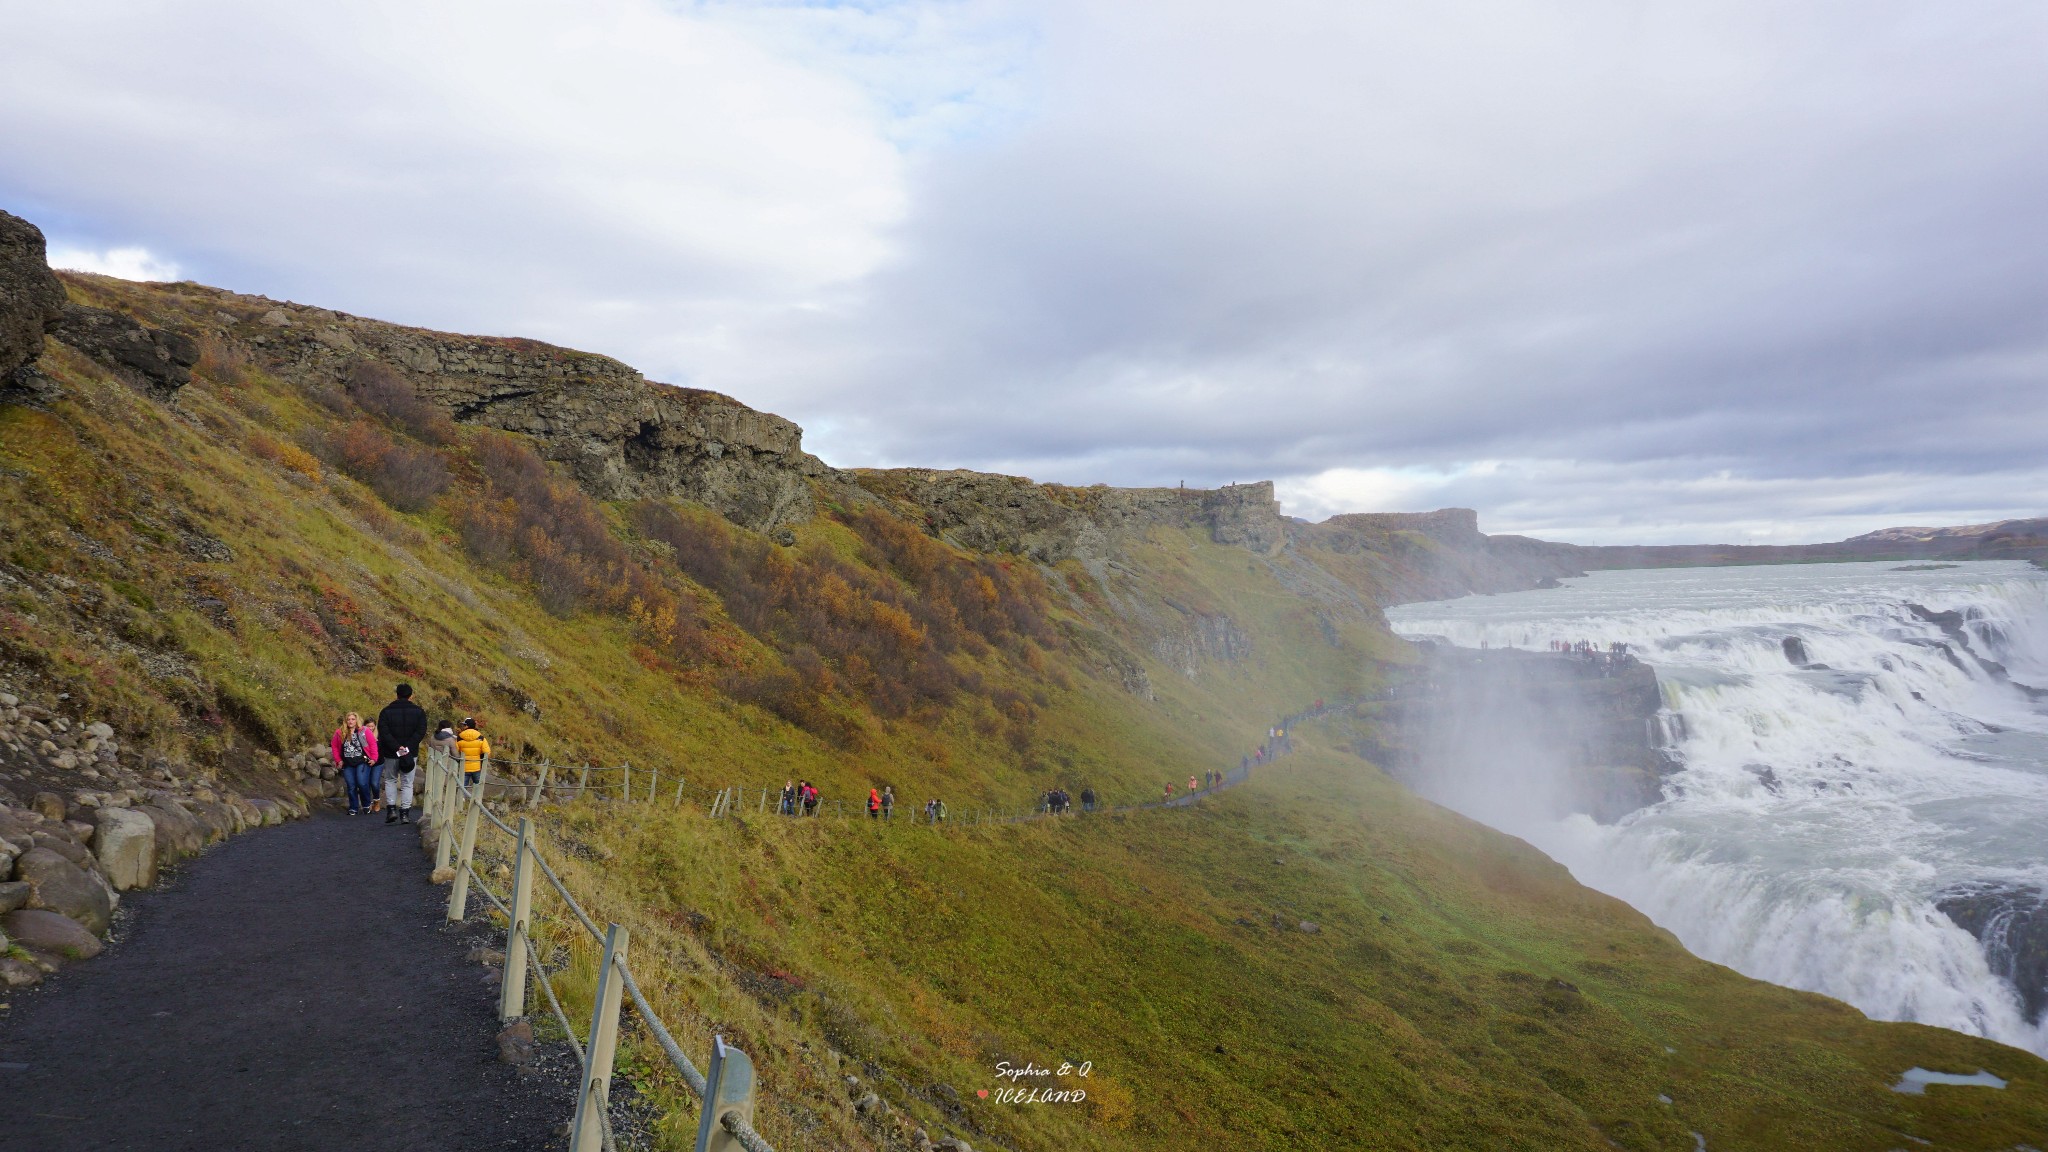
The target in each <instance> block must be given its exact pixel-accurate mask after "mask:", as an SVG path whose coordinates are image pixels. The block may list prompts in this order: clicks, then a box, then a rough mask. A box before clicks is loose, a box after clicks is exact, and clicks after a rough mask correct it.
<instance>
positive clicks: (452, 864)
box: [421, 700, 1350, 1152]
mask: <svg viewBox="0 0 2048 1152" xmlns="http://www.w3.org/2000/svg"><path fill="white" fill-rule="evenodd" d="M1349 706H1350V705H1349V704H1348V703H1344V704H1336V705H1330V704H1326V703H1324V702H1323V701H1320V700H1318V701H1317V702H1316V703H1315V706H1314V707H1312V708H1309V709H1305V710H1303V711H1301V712H1297V713H1294V714H1292V715H1289V716H1285V717H1282V718H1281V719H1280V720H1279V721H1278V722H1277V723H1276V724H1275V725H1274V726H1273V727H1272V728H1270V729H1268V731H1267V734H1266V739H1265V740H1264V741H1263V742H1262V743H1260V744H1259V746H1258V747H1257V748H1255V749H1254V750H1253V751H1252V752H1250V753H1248V754H1247V755H1245V756H1244V757H1243V758H1242V759H1241V760H1240V761H1239V763H1238V766H1237V767H1236V768H1233V769H1230V770H1228V771H1224V772H1217V773H1211V774H1209V775H1208V776H1206V777H1194V778H1190V780H1189V781H1188V787H1187V788H1185V789H1181V788H1179V787H1178V786H1177V785H1175V784H1173V783H1169V784H1168V785H1167V786H1166V787H1165V789H1164V790H1163V795H1162V796H1161V797H1160V798H1159V799H1156V800H1134V801H1130V802H1127V803H1121V804H1103V803H1100V802H1095V803H1090V802H1088V801H1086V800H1084V801H1083V803H1082V806H1081V810H1080V811H1079V812H1075V811H1073V810H1072V809H1071V808H1070V807H1068V806H1066V805H1064V804H1062V803H1060V802H1059V798H1058V797H1057V796H1056V795H1054V794H1051V793H1048V794H1047V795H1046V796H1044V797H1041V800H1040V803H1039V804H1038V805H1037V806H1036V807H1035V808H1031V809H1004V808H1001V807H998V806H978V807H974V808H970V809H968V810H966V811H965V812H962V813H958V814H952V813H948V812H946V811H945V810H944V809H943V808H940V809H938V810H937V811H932V810H929V809H919V810H917V811H916V812H915V813H914V814H913V815H912V816H911V817H910V818H909V819H906V820H904V821H902V822H903V823H919V824H928V825H935V826H944V827H954V828H962V827H966V828H971V827H978V826H985V825H1004V824H1019V823H1024V822H1027V821H1034V820H1045V819H1060V818H1070V817H1073V816H1082V817H1085V816H1089V815H1096V814H1103V815H1113V814H1117V813H1128V812H1139V811H1144V810H1147V809H1154V808H1179V807H1186V806H1188V805H1192V804H1196V803H1199V802H1200V801H1201V800H1203V799H1204V798H1206V797H1208V796H1210V795H1213V794H1214V793H1217V792H1220V791H1222V790H1224V789H1228V788H1233V787H1236V786H1237V785H1239V784H1242V783H1244V782H1245V781H1246V780H1249V779H1250V778H1251V776H1252V774H1253V772H1254V771H1255V770H1256V769H1258V768H1259V767H1261V766H1263V765H1266V764H1270V763H1271V762H1273V761H1274V760H1277V759H1279V758H1280V757H1282V756H1285V755H1287V754H1288V753H1290V752H1292V751H1293V750H1294V744H1293V739H1292V730H1293V729H1294V727H1295V726H1296V725H1298V724H1300V723H1302V722H1304V721H1308V720H1312V719H1316V718H1318V717H1321V716H1325V715H1328V714H1330V713H1331V712H1334V711H1337V710H1339V709H1342V708H1346V707H1349ZM425 767H426V771H425V773H424V776H425V789H424V795H423V797H422V806H421V818H422V819H423V820H424V821H425V824H426V835H427V838H428V839H430V840H431V841H432V843H433V845H434V866H435V873H434V875H435V879H436V880H437V881H439V880H445V881H447V882H448V883H449V896H448V919H449V920H450V921H461V920H463V919H464V918H465V917H466V915H467V910H468V898H469V891H470V889H471V888H472V887H474V888H475V889H476V891H478V892H480V893H481V894H482V895H483V897H484V899H485V900H487V901H488V902H489V903H490V904H491V906H492V907H493V908H495V909H497V910H498V912H499V913H500V914H501V915H502V916H503V917H504V918H505V924H506V928H505V966H504V972H503V975H502V979H501V985H500V1000H499V1016H500V1018H501V1020H503V1021H505V1022H508V1023H509V1022H511V1021H513V1020H516V1019H519V1018H521V1017H523V1016H524V1015H525V1014H526V1001H527V999H528V997H527V992H526V981H527V978H528V976H529V975H531V976H532V977H533V978H534V980H535V982H536V983H538V984H539V985H540V991H541V996H542V999H544V1000H545V1001H546V1003H547V1006H548V1011H549V1013H550V1014H551V1015H552V1018H553V1019H554V1021H555V1023H556V1025H557V1026H558V1027H559V1028H560V1029H561V1031H562V1034H563V1036H564V1037H566V1039H567V1041H568V1045H569V1048H570V1051H571V1052H573V1053H574V1054H575V1057H576V1062H577V1065H578V1067H579V1068H580V1070H581V1084H580V1087H579V1089H578V1093H577V1100H576V1113H575V1116H574V1117H573V1118H572V1121H571V1126H570V1143H569V1148H570V1152H596V1150H598V1149H602V1150H603V1152H615V1147H616V1143H615V1138H614V1136H613V1134H612V1130H611V1121H610V1108H609V1105H610V1084H611V1077H612V1064H613V1058H614V1056H615V1055H616V1051H617V1044H618V1025H619V1017H620V1014H621V1010H622V1008H623V1004H624V1001H626V1000H629V999H630V1000H631V1002H632V1005H633V1010H634V1012H635V1013H636V1014H637V1015H638V1016H639V1019H640V1021H641V1024H642V1025H643V1026H644V1027H645V1028H646V1030H647V1033H648V1035H650V1036H651V1037H652V1038H653V1039H654V1041H655V1043H656V1044H657V1045H658V1046H659V1047H660V1048H661V1050H662V1052H663V1054H664V1055H665V1056H667V1058H668V1061H669V1063H670V1064H671V1065H673V1066H674V1068H675V1070H676V1072H677V1074H678V1075H680V1076H681V1078H682V1080H683V1083H684V1084H686V1085H688V1087H689V1089H690V1091H691V1092H692V1093H693V1094H694V1095H695V1096H696V1097H697V1098H698V1100H699V1101H700V1102H702V1104H701V1106H700V1109H699V1124H698V1136H697V1143H696V1152H731V1150H732V1149H744V1150H745V1152H775V1150H774V1148H773V1147H772V1146H771V1145H770V1144H769V1143H768V1142H767V1140H766V1139H765V1138H764V1137H762V1135H761V1134H760V1133H759V1132H757V1131H756V1130H755V1129H754V1127H753V1113H754V1104H755V1077H754V1073H753V1064H752V1061H751V1060H750V1059H749V1058H748V1057H747V1056H746V1054H745V1053H743V1052H741V1051H739V1050H738V1049H735V1048H732V1047H730V1046H728V1045H727V1044H726V1043H725V1041H724V1038H723V1037H721V1036H715V1035H714V1036H713V1038H712V1061H711V1068H710V1070H709V1071H708V1072H706V1071H702V1070H699V1069H698V1067H697V1066H696V1064H695V1063H694V1062H692V1061H691V1060H690V1058H689V1056H688V1055H686V1054H685V1053H684V1052H683V1049H682V1046H681V1045H680V1044H678V1043H677V1042H676V1039H675V1037H674V1036H673V1035H672V1034H671V1033H670V1032H669V1029H668V1027H667V1025H666V1024H664V1023H663V1022H662V1019H661V1017H660V1014H659V1013H657V1012H656V1011H655V1009H654V1007H653V1006H652V1005H651V1004H649V1003H648V1001H647V997H646V995H645V994H644V993H643V992H642V990H641V988H640V985H639V982H638V981H636V980H635V979H634V978H633V972H632V968H631V967H630V966H629V965H628V963H627V950H628V945H629V942H630V935H629V933H628V931H627V930H626V928H624V927H623V926H621V925H618V924H608V925H606V926H605V927H603V928H600V927H599V926H598V923H597V921H595V920H594V919H592V918H591V916H590V914H589V913H588V912H587V911H585V910H584V908H583V906H582V904H581V903H579V902H578V901H577V900H576V897H575V896H574V895H573V894H572V893H571V892H570V891H569V887H568V885H567V884H565V883H563V882H562V878H561V876H560V875H559V874H557V873H556V871H555V869H554V868H553V866H551V865H550V864H549V863H548V861H547V859H546V857H545V856H544V855H542V853H541V850H540V843H539V840H538V838H537V836H536V834H535V829H534V824H533V819H532V817H531V816H518V817H517V820H518V823H517V825H516V826H515V825H512V824H508V823H506V821H505V820H504V819H501V818H500V817H499V816H498V814H497V813H496V812H493V811H492V810H491V802H494V801H495V802H498V803H499V805H500V807H502V808H503V809H504V810H505V811H506V813H507V814H508V815H510V814H512V813H514V812H516V811H518V810H520V809H522V808H524V809H527V810H532V809H534V808H537V807H538V806H539V805H541V804H543V803H563V802H574V801H578V800H583V799H594V800H609V801H622V802H639V803H650V804H652V803H663V802H666V803H670V804H673V805H674V806H675V807H678V808H680V807H682V806H683V805H685V804H686V803H688V804H691V805H693V806H701V807H703V808H704V810H705V811H706V813H707V814H708V815H710V816H712V817H714V818H719V817H726V816H732V815H738V814H740V813H742V812H746V811H751V812H753V813H754V814H757V815H760V814H767V813H769V812H770V811H771V805H772V811H774V812H775V813H776V814H779V815H783V816H787V817H788V818H791V819H804V818H816V817H819V816H829V817H834V818H839V819H844V818H847V816H848V813H847V811H846V806H845V804H844V802H842V801H837V800H833V801H826V800H823V799H822V798H819V799H817V800H815V801H814V802H813V803H811V804H809V805H806V804H804V803H802V802H801V800H799V801H798V803H797V804H795V805H794V806H792V805H789V804H788V803H786V796H785V790H784V789H782V788H771V787H748V786H743V785H726V786H723V787H704V786H697V785H691V784H689V783H688V782H687V780H686V779H685V778H684V777H683V776H682V775H681V774H680V773H674V772H671V773H669V774H668V780H670V781H673V785H672V786H671V785H670V784H668V783H667V782H666V781H664V780H663V773H662V772H661V770H660V769H659V768H651V767H650V768H642V769H638V770H636V769H634V768H633V767H632V766H631V765H629V764H619V765H615V766H610V767H604V766H598V765H557V764H555V763H553V762H551V761H548V760H541V761H537V762H536V761H520V760H510V759H497V758H489V759H479V760H477V761H470V762H466V763H465V762H463V761H461V760H460V759H458V758H457V757H456V756H455V755H453V754H451V753H449V752H447V751H446V750H445V749H441V748H431V747H430V748H429V749H427V756H426V765H425ZM518 770H524V775H525V778H521V775H520V774H519V771H518ZM636 777H637V779H636ZM1084 795H1086V793H1084ZM874 815H875V816H877V817H879V816H880V815H881V814H880V813H875V814H874ZM891 822H892V823H894V822H896V821H893V820H892V821H891ZM485 830H488V831H489V832H491V833H493V834H495V835H497V836H500V837H503V838H504V839H505V840H507V841H509V843H510V848H511V872H512V888H511V891H509V892H507V893H506V894H504V895H502V896H501V895H500V894H499V893H498V892H496V891H495V890H493V889H492V888H491V886H490V884H489V882H488V881H487V880H486V879H485V877H484V875H483V874H482V873H480V872H478V871H477V869H476V859H477V839H478V836H479V834H480V833H482V832H484V831H485ZM536 880H545V881H546V884H547V888H549V889H552V890H553V892H554V894H555V897H556V900H557V902H558V903H559V906H560V909H561V913H562V915H558V916H557V917H556V918H555V919H556V920H557V921H559V922H561V923H564V924H565V925H566V926H567V927H568V930H569V931H570V932H571V933H572V934H573V933H575V932H578V931H580V932H582V933H584V934H585V935H586V936H587V937H588V938H589V940H590V941H591V942H592V943H593V944H595V945H597V946H598V947H600V948H602V950H603V959H602V960H601V962H600V965H599V969H598V976H597V985H596V991H595V993H594V994H593V996H592V1012H591V1019H590V1021H589V1024H588V1026H587V1027H586V1028H585V1029H584V1032H583V1035H582V1036H581V1037H579V1036H578V1035H577V1031H576V1028H575V1025H574V1024H573V1023H572V1021H571V1019H570V1017H569V1013H568V1011H567V1010H566V1009H564V1008H563V1006H562V999H561V996H560V994H559V993H558V992H557V991H556V989H555V986H554V980H553V979H552V975H553V974H551V973H550V970H549V967H548V963H547V961H548V960H549V959H551V958H554V957H558V956H560V955H561V950H560V949H553V948H550V949H548V950H546V951H543V950H542V949H541V948H540V947H538V946H537V945H536V943H535V940H534V933H535V928H536V924H537V921H536V913H535V911H534V905H533V894H534V891H535V887H536ZM558 972H559V969H558V970H557V973H558Z"/></svg>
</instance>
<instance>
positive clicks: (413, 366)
mask: <svg viewBox="0 0 2048 1152" xmlns="http://www.w3.org/2000/svg"><path fill="white" fill-rule="evenodd" d="M179 290H180V291H181V292H182V293H183V294H184V295H185V296H187V297H188V298H190V299H191V300H192V301H193V302H194V303H198V302H200V298H201V297H202V296H203V297H204V303H205V304H208V305H211V307H209V308H207V309H206V311H205V312H203V313H200V312H198V309H197V308H194V309H193V310H192V312H194V313H198V315H197V316H196V318H195V319H196V330H197V331H198V332H200V333H202V334H207V335H211V336H214V337H216V338H218V339H222V340H227V341H233V342H237V343H244V344H247V345H249V346H251V347H252V348H253V349H254V350H255V351H256V352H257V355H258V358H259V359H261V360H263V361H264V362H265V364H266V367H268V368H269V369H270V370H272V371H275V372H278V373H280V374H282V375H285V376H287V377H291V378H296V379H299V380H302V381H306V382H309V383H325V384H329V385H332V384H336V383H339V382H341V381H343V380H346V379H348V378H350V376H351V375H352V374H353V373H354V372H356V371H358V370H359V369H360V367H361V365H362V364H364V363H365V362H369V363H375V364H380V365H383V366H384V367H386V368H389V369H391V370H392V371H394V372H396V373H398V374H399V375H400V376H402V377H404V378H405V379H406V380H407V381H409V382H410V383H411V384H412V385H413V388H414V389H415V391H417V393H418V394H419V395H420V396H421V397H423V398H425V399H427V400H428V401H430V402H432V403H434V404H436V405H438V406H440V407H441V408H443V409H445V410H446V411H447V412H448V413H449V414H450V415H451V416H452V417H453V418H454V419H455V420H456V421H458V422H460V423H464V424H475V425H480V426H483V427H488V428H498V429H502V430H504V431H507V432H517V433H520V434H522V435H526V436H531V437H533V439H534V440H535V441H536V442H537V444H538V445H539V447H540V449H541V451H542V453H543V454H544V455H546V456H547V457H548V458H549V459H551V460H555V461H558V462H560V463H562V464H563V465H565V466H567V467H568V469H569V471H570V472H571V473H572V474H574V476H575V477H576V480H577V482H578V483H580V484H581V485H582V486H583V487H584V488H585V489H586V490H587V491H589V492H590V493H591V494H592V495H594V496H597V497H598V498H600V499H604V500H626V499H635V498H639V497H647V496H674V497H681V498H683V499H686V500H694V501H697V502H698V503H701V504H704V505H706V506H707V507H710V508H712V509H714V510H716V511H717V512H719V513H720V514H722V515H724V516H725V517H726V518H727V519H729V520H731V521H732V522H734V523H735V524H739V525H742V526H744V527H747V528H752V529H754V530H756V531H760V532H765V533H768V534H770V535H773V536H777V537H779V538H783V539H788V531H787V530H788V529H789V528H790V527H791V526H793V525H796V524H801V523H803V522H804V521H806V520H809V519H810V518H811V517H812V516H813V515H814V514H815V513H816V507H815V503H814V501H813V498H812V495H811V481H812V480H813V479H816V478H819V477H824V476H827V475H829V474H831V469H829V468H827V467H826V466H825V465H824V463H823V462H822V461H820V460H819V459H818V458H817V457H815V456H812V455H810V454H809V453H807V452H805V451H804V450H803V429H801V428H799V427H797V425H796V424H795V423H793V422H791V421H789V420H785V419H783V418H782V417H780V416H776V415H773V414H771V413H767V412H761V411H757V410H755V409H753V408H749V407H747V406H746V405H745V404H742V403H740V402H739V401H737V400H735V399H733V398H732V397H730V396H724V395H720V394H719V393H716V392H707V391H703V390H701V389H696V388H679V387H675V386H672V385H668V384H661V383H656V382H654V381H650V380H648V379H647V378H646V377H645V376H643V375H641V374H640V373H639V372H638V371H636V370H634V369H633V368H631V367H629V366H627V365H625V364H622V363H620V362H619V361H617V360H613V359H611V358H610V357H607V356H597V355H593V354H591V353H588V352H578V351H575V350H573V349H569V348H561V347H557V346H555V345H552V344H543V343H540V342H539V341H535V340H518V339H505V338H499V337H490V336H461V335H454V334H450V333H446V332H432V331H428V330H425V329H420V328H408V327H404V326H401V325H397V324H387V323H383V322H380V321H376V320H366V319H363V318H361V317H358V316H350V315H347V314H346V313H341V312H332V311H329V310H327V309H325V308H307V307H302V306H300V305H296V304H289V303H280V302H278V301H274V300H268V299H264V298H262V297H256V296H241V295H237V294H235V293H232V292H222V291H218V290H216V289H210V288H200V287H198V286H196V285H180V286H179Z"/></svg>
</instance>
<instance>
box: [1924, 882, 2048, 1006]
mask: <svg viewBox="0 0 2048 1152" xmlns="http://www.w3.org/2000/svg"><path fill="white" fill-rule="evenodd" d="M1934 906H1935V907H1936V908H1939V909H1941V912H1942V914H1943V915H1945V916H1947V917H1948V918H1949V919H1950V920H1953V921H1954V922H1955V923H1956V926H1957V927H1959V928H1961V929H1963V930H1964V931H1965V932H1968V933H1969V934H1970V935H1972V936H1975V937H1976V938H1977V941H1978V943H1980V944H1982V945H1983V946H1984V959H1985V960H1986V962H1988V963H1989V964H1990V966H1991V970H1992V971H1993V972H1996V973H1997V974H1998V975H1999V976H2001V977H2003V978H2004V979H2005V980H2006V981H2007V982H2009V983H2010V984H2011V985H2012V986H2013V988H2014V989H2015V990H2016V991H2018V992H2019V995H2020V1006H2021V1008H2022V1010H2023V1011H2024V1012H2025V1013H2026V1017H2027V1020H2028V1022H2029V1023H2034V1024H2039V1023H2040V1022H2041V1020H2042V1016H2043V1013H2044V1011H2048V893H2044V892H2043V891H2042V890H2041V889H2039V888H2032V887H2025V886H2021V885H2015V884H1966V885H1958V886H1956V887H1955V888H1951V889H1949V890H1948V891H1947V892H1944V893H1941V894H1940V895H1938V896H1937V897H1936V898H1935V901H1934Z"/></svg>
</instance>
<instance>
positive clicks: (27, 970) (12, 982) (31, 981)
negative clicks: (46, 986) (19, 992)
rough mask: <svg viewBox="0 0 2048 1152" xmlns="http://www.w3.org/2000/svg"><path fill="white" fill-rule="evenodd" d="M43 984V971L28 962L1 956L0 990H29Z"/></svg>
mask: <svg viewBox="0 0 2048 1152" xmlns="http://www.w3.org/2000/svg"><path fill="white" fill-rule="evenodd" d="M42 982H43V970H42V969H40V968H38V967H36V966H35V965H33V964H31V963H29V962H28V961H26V960H16V959H14V958H13V957H12V956H0V988H27V987H29V986H31V985H35V984H40V983H42Z"/></svg>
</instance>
